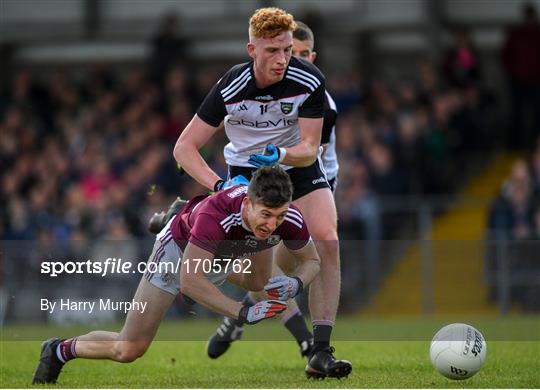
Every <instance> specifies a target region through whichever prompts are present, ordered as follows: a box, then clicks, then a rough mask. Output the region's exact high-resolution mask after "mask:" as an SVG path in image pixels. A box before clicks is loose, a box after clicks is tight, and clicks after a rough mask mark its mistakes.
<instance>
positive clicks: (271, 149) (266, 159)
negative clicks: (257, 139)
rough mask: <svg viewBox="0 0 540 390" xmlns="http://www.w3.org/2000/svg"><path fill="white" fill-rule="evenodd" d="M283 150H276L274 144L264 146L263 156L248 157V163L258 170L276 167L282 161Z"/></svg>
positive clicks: (253, 155)
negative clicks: (269, 166)
mask: <svg viewBox="0 0 540 390" xmlns="http://www.w3.org/2000/svg"><path fill="white" fill-rule="evenodd" d="M284 151H285V149H282V148H278V147H277V146H276V145H274V144H268V145H266V148H265V149H264V154H252V155H251V156H249V160H248V163H250V164H251V165H253V166H255V167H257V168H260V167H264V166H267V165H276V164H278V163H280V162H281V161H283V158H284V157H285V155H284Z"/></svg>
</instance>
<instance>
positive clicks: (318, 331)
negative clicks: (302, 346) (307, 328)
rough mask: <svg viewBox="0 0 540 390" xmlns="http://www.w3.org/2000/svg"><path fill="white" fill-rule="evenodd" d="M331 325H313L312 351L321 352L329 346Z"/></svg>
mask: <svg viewBox="0 0 540 390" xmlns="http://www.w3.org/2000/svg"><path fill="white" fill-rule="evenodd" d="M332 329H333V327H332V325H313V349H314V350H315V351H321V350H323V349H325V348H328V347H329V346H330V335H331V334H332Z"/></svg>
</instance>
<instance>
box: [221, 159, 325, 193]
mask: <svg viewBox="0 0 540 390" xmlns="http://www.w3.org/2000/svg"><path fill="white" fill-rule="evenodd" d="M319 164H320V163H319V160H318V159H317V160H316V161H315V162H314V163H313V164H311V165H310V166H308V167H302V168H291V169H289V170H287V173H288V174H289V176H290V177H291V181H292V184H293V196H292V200H296V199H298V198H301V197H302V196H304V195H307V194H309V193H310V192H313V191H315V190H317V189H319V188H330V185H329V184H328V181H327V180H326V176H325V174H324V173H323V171H322V169H321V167H320V165H319ZM256 170H257V168H255V167H253V168H248V167H236V166H229V178H232V177H235V176H238V175H242V176H244V177H245V178H246V179H249V180H251V175H252V173H253V172H255V171H256Z"/></svg>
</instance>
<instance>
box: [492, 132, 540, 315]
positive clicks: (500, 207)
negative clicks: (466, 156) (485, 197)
mask: <svg viewBox="0 0 540 390" xmlns="http://www.w3.org/2000/svg"><path fill="white" fill-rule="evenodd" d="M487 237H488V240H489V241H488V248H491V250H489V251H488V256H487V267H486V272H487V277H488V281H490V284H491V285H492V286H493V288H492V298H493V299H496V298H497V294H498V290H497V287H496V286H497V281H498V279H499V278H500V277H501V274H500V272H503V273H505V275H504V276H505V277H507V278H508V283H509V285H510V289H509V290H510V297H509V299H510V300H511V301H512V302H513V303H516V302H517V303H519V304H521V306H522V307H523V308H524V309H528V310H540V301H539V300H538V297H539V294H540V288H539V287H538V286H539V279H538V278H539V275H540V263H539V262H538V250H539V249H540V136H539V137H538V139H537V142H536V149H535V150H534V152H533V153H532V155H531V157H530V158H529V159H528V160H525V159H520V160H518V161H516V162H515V163H514V165H513V167H512V171H511V173H510V175H509V177H508V178H507V179H506V180H505V181H504V183H503V185H502V187H501V191H500V193H499V195H498V196H497V198H496V199H495V200H494V201H493V203H492V205H491V208H490V212H489V220H488V235H487ZM503 254H505V255H506V256H504V257H501V256H502V255H503ZM501 260H506V261H507V263H506V264H505V265H503V264H501V262H500V261H501ZM501 267H502V268H501ZM501 269H502V271H501ZM499 282H500V280H499Z"/></svg>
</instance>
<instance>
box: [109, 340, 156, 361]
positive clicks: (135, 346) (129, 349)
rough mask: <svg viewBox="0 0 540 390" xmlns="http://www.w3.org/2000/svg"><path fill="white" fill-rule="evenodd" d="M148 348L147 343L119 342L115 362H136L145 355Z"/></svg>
mask: <svg viewBox="0 0 540 390" xmlns="http://www.w3.org/2000/svg"><path fill="white" fill-rule="evenodd" d="M148 347H149V344H147V343H130V342H118V343H116V348H115V360H116V361H117V362H120V363H131V362H134V361H135V360H137V359H138V358H140V357H141V356H142V355H144V353H145V352H146V350H147V349H148Z"/></svg>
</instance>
